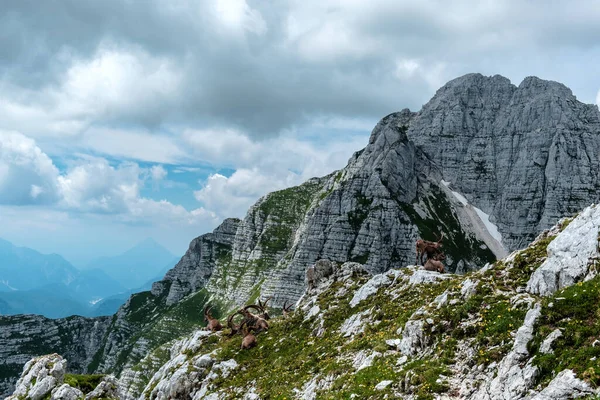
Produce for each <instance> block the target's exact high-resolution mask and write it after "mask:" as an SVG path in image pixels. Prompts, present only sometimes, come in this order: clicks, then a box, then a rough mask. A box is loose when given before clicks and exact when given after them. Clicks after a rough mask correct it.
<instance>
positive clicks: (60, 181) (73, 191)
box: [0, 132, 217, 226]
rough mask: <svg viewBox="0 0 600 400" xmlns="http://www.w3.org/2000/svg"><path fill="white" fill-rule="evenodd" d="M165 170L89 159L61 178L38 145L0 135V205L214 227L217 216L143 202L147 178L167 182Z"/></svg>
mask: <svg viewBox="0 0 600 400" xmlns="http://www.w3.org/2000/svg"><path fill="white" fill-rule="evenodd" d="M166 176H167V171H166V169H165V168H164V167H163V166H160V165H155V166H152V167H151V168H149V169H147V170H146V169H143V168H140V166H139V165H138V164H136V163H132V162H123V163H121V164H119V165H118V166H116V167H115V166H113V165H111V164H109V162H108V161H107V160H106V159H104V158H99V157H91V156H86V157H83V158H79V159H77V160H75V161H73V162H71V166H70V167H69V168H68V170H67V171H66V172H65V173H63V174H61V173H60V172H59V171H58V169H57V168H56V167H55V166H54V164H53V162H52V160H51V159H50V157H48V156H47V155H46V154H45V153H44V152H43V151H42V150H41V149H40V148H39V147H38V146H37V145H36V142H35V141H34V140H33V139H31V138H28V137H26V136H24V135H22V134H20V133H16V132H0V204H4V205H7V204H8V205H26V204H39V203H48V204H53V206H54V208H55V209H57V210H64V211H69V212H76V213H80V214H81V213H89V214H98V213H100V214H107V215H114V216H115V218H116V220H119V221H122V222H128V223H151V224H157V225H161V224H187V225H196V226H199V225H206V224H209V225H213V224H214V223H215V222H216V220H217V217H216V215H215V214H214V213H213V212H210V211H207V210H205V209H202V208H198V209H195V210H192V211H188V210H186V209H185V208H184V207H182V206H180V205H175V204H172V203H170V202H168V201H166V200H160V201H156V200H153V199H148V198H144V197H142V196H141V194H140V191H141V189H142V188H143V187H144V184H145V182H144V181H145V179H146V177H149V178H150V180H151V181H152V182H153V183H158V182H160V181H162V180H164V179H165V178H166Z"/></svg>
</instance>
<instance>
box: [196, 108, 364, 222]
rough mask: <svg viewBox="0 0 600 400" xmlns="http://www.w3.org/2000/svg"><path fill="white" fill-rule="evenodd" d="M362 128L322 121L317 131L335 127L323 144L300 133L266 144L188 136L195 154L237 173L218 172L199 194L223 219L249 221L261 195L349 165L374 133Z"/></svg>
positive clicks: (231, 136)
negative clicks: (351, 130) (354, 132)
mask: <svg viewBox="0 0 600 400" xmlns="http://www.w3.org/2000/svg"><path fill="white" fill-rule="evenodd" d="M362 124H363V122H362V121H360V120H354V121H351V120H328V119H321V120H319V121H318V122H316V123H315V127H318V128H319V129H323V128H324V127H328V128H330V130H329V131H328V132H329V136H330V137H329V138H328V139H329V140H322V139H321V142H320V143H319V142H315V141H308V140H302V139H301V138H300V137H298V136H297V135H296V133H294V132H287V133H286V134H283V135H282V136H279V137H277V138H272V139H269V140H264V141H261V142H252V141H250V140H249V139H248V138H247V137H246V136H244V135H243V134H241V133H240V132H234V131H224V132H222V134H218V131H194V132H187V133H186V139H185V140H186V141H187V143H188V144H189V146H190V148H191V149H192V151H195V152H197V154H201V155H202V157H203V159H209V160H211V162H213V163H215V164H217V165H223V164H227V165H228V166H230V167H232V168H234V169H236V171H235V172H234V173H233V174H232V175H231V176H230V177H226V176H224V175H222V174H212V175H211V176H210V177H209V178H208V179H207V181H206V182H205V183H204V185H203V187H202V188H201V189H199V190H197V191H195V192H194V196H195V198H196V200H198V201H199V202H200V203H201V204H202V206H203V208H206V209H207V210H210V211H213V212H214V213H215V214H217V215H219V216H220V217H222V218H226V217H232V216H235V217H243V216H244V215H245V214H246V211H247V209H248V208H249V207H250V206H251V205H252V204H253V203H254V202H256V200H258V198H259V197H261V196H263V195H265V194H267V193H269V192H272V191H274V190H279V189H283V188H286V187H290V186H295V185H299V184H301V183H303V182H305V181H306V180H307V179H309V178H312V177H315V176H324V175H327V174H329V173H331V172H332V171H334V170H336V169H339V168H342V167H344V166H345V165H346V163H347V161H348V158H349V157H350V156H351V155H352V153H353V152H354V151H356V150H358V149H360V148H362V147H364V145H365V144H366V143H367V138H368V134H367V132H368V131H367V132H365V131H362ZM333 126H338V127H342V128H340V129H343V128H348V126H352V127H355V128H357V129H359V130H360V134H357V135H354V136H353V135H350V134H348V133H347V132H345V134H342V135H339V134H337V133H338V132H336V131H335V130H334V129H331V127H333ZM336 134H337V135H336ZM320 137H323V136H320Z"/></svg>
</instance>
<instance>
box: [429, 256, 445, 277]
mask: <svg viewBox="0 0 600 400" xmlns="http://www.w3.org/2000/svg"><path fill="white" fill-rule="evenodd" d="M445 259H446V255H445V254H444V253H438V254H436V255H435V256H433V257H432V258H429V257H428V258H427V261H426V262H425V266H424V267H425V269H426V270H427V271H437V272H439V273H440V274H443V273H444V272H446V269H445V268H444V264H442V260H445Z"/></svg>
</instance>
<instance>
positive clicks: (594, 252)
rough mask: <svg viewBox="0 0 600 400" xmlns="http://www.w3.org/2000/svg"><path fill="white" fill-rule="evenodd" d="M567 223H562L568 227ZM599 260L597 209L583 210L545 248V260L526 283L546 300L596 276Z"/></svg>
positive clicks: (530, 290) (599, 218)
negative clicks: (546, 248) (590, 274)
mask: <svg viewBox="0 0 600 400" xmlns="http://www.w3.org/2000/svg"><path fill="white" fill-rule="evenodd" d="M567 222H568V221H565V223H567ZM599 257H600V205H595V206H592V207H588V208H586V209H585V210H584V211H583V212H582V213H581V214H579V215H578V216H577V217H576V218H575V219H574V220H573V221H571V222H570V223H569V225H568V226H567V227H566V228H565V229H564V231H562V232H561V233H560V234H558V236H557V237H556V239H554V240H553V241H552V243H550V245H548V259H547V260H546V261H545V262H544V263H543V264H542V266H541V267H540V268H538V269H537V270H536V271H535V273H534V274H533V275H532V276H531V279H529V282H528V283H527V290H528V291H529V292H530V293H534V294H539V295H543V296H547V295H550V294H553V293H554V292H556V291H557V290H560V289H562V288H564V287H566V286H571V285H573V284H574V283H576V282H579V281H581V280H583V279H584V278H585V277H586V276H587V275H588V274H589V273H593V274H594V273H596V270H595V268H596V267H597V265H596V264H598V260H599Z"/></svg>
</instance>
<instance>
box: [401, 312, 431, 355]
mask: <svg viewBox="0 0 600 400" xmlns="http://www.w3.org/2000/svg"><path fill="white" fill-rule="evenodd" d="M424 325H425V322H424V321H422V320H413V321H408V322H407V323H406V324H405V325H404V330H403V331H402V342H401V343H400V352H401V353H402V354H404V355H406V356H414V355H415V354H417V353H418V352H419V351H420V350H422V349H424V348H425V346H426V345H427V342H428V338H427V336H426V335H425V330H424V329H423V327H424Z"/></svg>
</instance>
